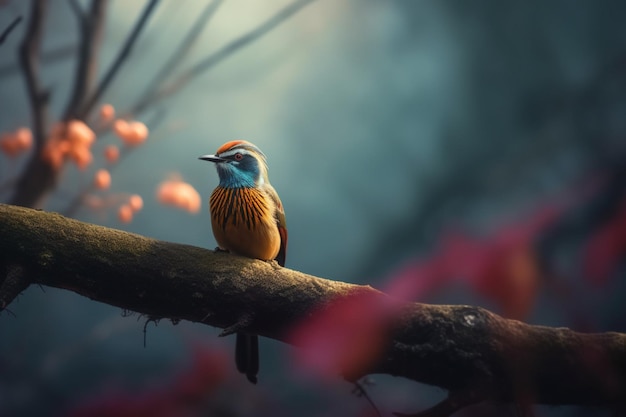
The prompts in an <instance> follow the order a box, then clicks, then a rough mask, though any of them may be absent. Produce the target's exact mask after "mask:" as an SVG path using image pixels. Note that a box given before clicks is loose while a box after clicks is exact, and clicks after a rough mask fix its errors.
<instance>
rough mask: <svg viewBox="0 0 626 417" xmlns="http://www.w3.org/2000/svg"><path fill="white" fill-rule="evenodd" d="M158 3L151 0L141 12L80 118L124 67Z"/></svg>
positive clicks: (86, 113)
mask: <svg viewBox="0 0 626 417" xmlns="http://www.w3.org/2000/svg"><path fill="white" fill-rule="evenodd" d="M158 3H159V0H150V1H149V3H148V4H147V5H146V7H145V8H144V10H143V12H142V13H141V16H140V17H139V19H138V20H137V23H135V26H134V27H133V30H132V31H131V33H130V35H129V36H128V38H127V39H126V42H125V43H124V46H123V47H122V49H121V50H120V52H119V53H118V55H117V57H116V58H115V60H114V61H113V63H112V64H111V67H110V68H109V70H108V71H107V72H106V73H105V75H104V77H103V78H102V81H101V82H100V84H98V87H97V88H96V91H95V92H94V93H93V94H92V95H91V96H90V97H88V98H87V100H86V102H85V104H84V105H83V106H82V108H81V109H80V111H79V112H78V113H77V117H78V118H79V119H84V118H85V117H86V116H87V115H88V114H89V112H90V111H91V109H92V108H93V106H94V105H95V104H96V103H97V102H98V100H100V98H101V97H102V95H103V94H104V92H105V91H106V89H107V88H108V87H109V84H110V83H111V81H113V79H114V78H115V76H116V75H117V72H118V71H119V70H120V68H121V67H122V64H123V63H124V61H125V60H126V58H128V56H129V55H130V52H131V50H132V48H133V46H134V45H135V43H136V42H137V39H138V38H139V35H140V34H141V32H142V30H143V29H144V27H145V26H146V23H147V22H148V19H149V18H150V16H151V15H152V12H153V11H154V9H155V7H156V6H157V4H158Z"/></svg>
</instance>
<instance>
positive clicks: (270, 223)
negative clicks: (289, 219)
mask: <svg viewBox="0 0 626 417" xmlns="http://www.w3.org/2000/svg"><path fill="white" fill-rule="evenodd" d="M200 159H202V160H205V161H210V162H214V163H215V166H216V167H217V174H218V176H219V179H220V182H219V185H218V186H217V187H216V188H215V190H213V193H212V194H211V199H210V201H209V208H210V210H211V226H212V228H213V236H215V240H216V241H217V244H218V248H219V249H220V250H224V251H228V252H231V253H234V254H237V255H241V256H246V257H248V258H256V259H262V260H264V261H269V260H272V259H275V260H276V261H278V264H279V265H280V266H285V256H286V252H287V224H286V221H285V212H284V210H283V205H282V203H281V201H280V198H279V197H278V194H277V193H276V190H274V187H272V185H271V184H270V181H269V178H268V175H267V160H266V158H265V155H264V154H263V152H261V150H260V149H259V148H257V147H256V146H254V145H253V144H251V143H250V142H246V141H244V140H234V141H231V142H227V143H225V144H224V145H222V146H220V148H219V149H218V150H217V152H216V153H215V155H204V156H201V157H200ZM235 362H236V364H237V369H238V370H239V372H241V373H243V374H245V375H246V377H247V378H248V380H249V381H250V382H252V383H253V384H256V382H257V374H258V372H259V338H258V336H257V335H255V334H244V333H237V341H236V346H235Z"/></svg>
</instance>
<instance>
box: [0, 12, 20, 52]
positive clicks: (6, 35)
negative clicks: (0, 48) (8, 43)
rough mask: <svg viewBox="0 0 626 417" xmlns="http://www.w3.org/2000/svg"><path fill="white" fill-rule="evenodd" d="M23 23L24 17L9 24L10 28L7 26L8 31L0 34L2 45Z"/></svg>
mask: <svg viewBox="0 0 626 417" xmlns="http://www.w3.org/2000/svg"><path fill="white" fill-rule="evenodd" d="M21 21H22V16H18V17H16V18H15V19H13V21H12V22H11V23H10V24H9V26H7V27H6V29H4V30H3V31H2V33H0V45H2V44H3V43H4V41H5V40H6V39H7V38H8V37H9V34H10V33H11V32H12V31H13V29H15V28H16V27H17V25H19V24H20V22H21Z"/></svg>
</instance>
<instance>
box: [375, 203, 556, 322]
mask: <svg viewBox="0 0 626 417" xmlns="http://www.w3.org/2000/svg"><path fill="white" fill-rule="evenodd" d="M561 212H562V208H558V207H556V206H546V207H542V208H540V209H539V210H537V211H536V212H535V213H533V214H532V215H531V216H529V218H527V219H524V220H523V221H520V222H517V223H512V224H508V225H505V226H502V227H501V228H500V229H499V230H497V231H496V232H495V233H493V234H492V235H491V236H488V237H485V238H476V237H472V236H468V235H465V234H461V233H458V232H457V233H455V232H448V233H446V234H444V235H443V237H442V238H441V240H440V244H439V249H438V251H436V252H435V253H434V254H433V255H432V256H430V257H429V258H428V259H425V260H420V261H416V262H412V263H410V264H409V265H407V266H406V267H405V268H403V269H402V270H401V271H400V272H399V273H397V274H395V275H394V276H393V277H392V278H391V280H390V282H389V284H388V288H387V289H386V291H387V292H388V293H389V294H391V295H393V296H396V297H398V298H402V299H405V300H419V299H424V298H425V297H426V296H427V295H428V294H431V293H432V292H433V291H435V290H437V289H438V288H440V287H442V286H444V285H446V284H449V283H450V282H452V281H454V280H464V281H466V282H467V283H469V285H470V287H471V288H472V289H474V290H475V291H476V292H477V293H479V294H481V295H483V296H485V297H487V298H489V299H490V300H491V301H493V302H494V303H495V304H496V305H497V306H498V307H499V309H500V312H501V313H502V314H503V315H504V316H506V317H510V318H516V319H523V318H525V317H526V316H527V315H528V313H529V312H530V310H531V308H532V306H533V304H534V300H535V297H536V294H537V290H538V287H539V282H540V268H539V265H538V261H537V257H536V256H535V252H534V249H533V242H534V239H535V238H536V237H537V235H538V234H539V233H540V232H541V231H542V230H544V229H545V228H546V227H548V226H549V225H551V224H552V222H554V221H555V220H556V219H557V217H558V215H559V214H560V213H561Z"/></svg>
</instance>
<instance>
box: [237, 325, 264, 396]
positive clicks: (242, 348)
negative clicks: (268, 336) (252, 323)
mask: <svg viewBox="0 0 626 417" xmlns="http://www.w3.org/2000/svg"><path fill="white" fill-rule="evenodd" d="M235 363H236V364H237V370H238V371H239V372H241V373H242V374H245V375H246V377H247V378H248V381H250V382H252V383H253V384H256V382H257V379H256V376H257V374H258V373H259V337H258V336H257V335H249V334H244V333H237V340H236V342H235Z"/></svg>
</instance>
